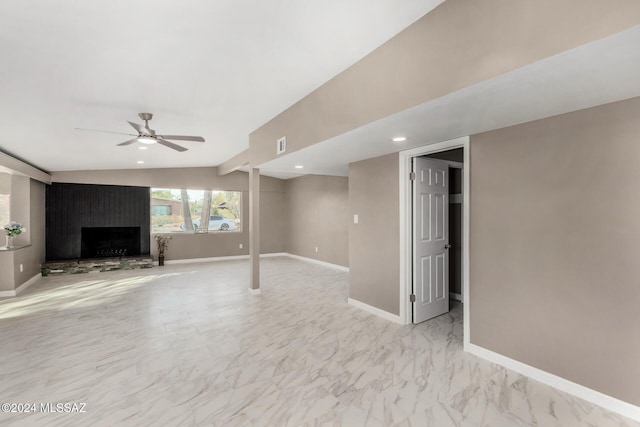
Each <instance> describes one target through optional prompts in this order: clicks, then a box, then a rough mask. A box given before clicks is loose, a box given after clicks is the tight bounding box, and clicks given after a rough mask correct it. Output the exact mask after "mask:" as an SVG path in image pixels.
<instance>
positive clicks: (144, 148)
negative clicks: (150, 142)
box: [138, 145, 149, 150]
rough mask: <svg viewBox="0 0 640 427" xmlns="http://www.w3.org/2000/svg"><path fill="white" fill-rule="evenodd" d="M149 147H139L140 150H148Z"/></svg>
mask: <svg viewBox="0 0 640 427" xmlns="http://www.w3.org/2000/svg"><path fill="white" fill-rule="evenodd" d="M147 148H149V147H145V146H144V145H141V146H140V147H138V150H146V149H147Z"/></svg>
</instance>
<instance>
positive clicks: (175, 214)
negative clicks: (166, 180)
mask: <svg viewBox="0 0 640 427" xmlns="http://www.w3.org/2000/svg"><path fill="white" fill-rule="evenodd" d="M241 203H242V192H240V191H211V190H190V189H173V188H152V189H151V232H152V233H208V232H213V231H219V232H233V231H242V227H241V225H242V224H241V218H242V214H241ZM203 218H205V219H206V220H204V221H203V220H202V219H203Z"/></svg>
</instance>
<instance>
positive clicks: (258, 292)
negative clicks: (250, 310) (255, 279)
mask: <svg viewBox="0 0 640 427" xmlns="http://www.w3.org/2000/svg"><path fill="white" fill-rule="evenodd" d="M249 293H250V294H251V295H260V294H261V293H262V291H261V290H260V288H258V289H251V288H249Z"/></svg>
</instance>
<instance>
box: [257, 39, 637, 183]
mask: <svg viewBox="0 0 640 427" xmlns="http://www.w3.org/2000/svg"><path fill="white" fill-rule="evenodd" d="M639 46H640V26H637V27H634V28H632V29H630V30H627V31H624V32H621V33H618V34H615V35H613V36H610V37H608V38H605V39H602V40H599V41H596V42H593V43H590V44H587V45H584V46H580V47H578V48H576V49H572V50H570V51H567V52H564V53H562V54H559V55H556V56H554V57H551V58H547V59H545V60H542V61H539V62H537V63H534V64H531V65H529V66H526V67H523V68H520V69H518V70H516V71H513V72H511V73H508V74H505V75H502V76H499V77H497V78H494V79H491V80H488V81H485V82H482V83H480V84H477V85H474V86H472V87H469V88H466V89H463V90H460V91H458V92H455V93H451V94H449V95H447V96H444V97H442V98H439V99H435V100H433V101H431V102H427V103H425V104H423V105H420V106H417V107H415V108H412V109H409V110H406V111H404V112H401V113H398V114H395V115H393V116H390V117H387V118H386V119H383V120H380V121H377V122H374V123H371V124H369V125H367V126H364V127H362V128H358V129H355V130H353V131H351V132H348V133H346V134H343V135H340V136H337V137H335V138H332V139H329V140H327V141H325V142H323V143H320V144H316V145H313V146H311V147H309V148H306V149H303V150H299V151H297V152H294V153H291V154H288V155H287V156H284V157H280V158H276V159H275V160H272V161H270V162H268V163H265V164H263V165H261V166H260V170H261V173H263V174H265V175H270V176H275V177H279V178H284V179H286V178H291V177H294V176H298V175H300V173H299V171H298V170H296V169H294V166H295V165H303V166H304V169H303V170H302V171H303V172H304V173H305V174H318V175H338V176H347V173H348V165H349V163H351V162H354V161H358V160H363V159H367V158H371V157H377V156H381V155H384V154H388V153H392V152H397V151H400V150H404V149H409V148H413V147H418V146H422V145H426V144H430V143H435V142H440V141H446V140H449V139H453V138H457V137H460V136H466V135H473V134H476V133H480V132H484V131H488V130H493V129H499V128H502V127H506V126H510V125H514V124H518V123H523V122H527V121H531V120H536V119H540V118H544V117H549V116H554V115H557V114H562V113H566V112H570V111H575V110H579V109H583V108H588V107H592V106H595V105H601V104H606V103H609V102H614V101H619V100H623V99H628V98H632V97H636V96H640V78H639V76H640V49H639V48H638V47H639ZM638 132H639V134H640V129H638ZM397 135H403V136H406V137H408V139H407V141H405V142H403V143H401V144H398V143H393V142H391V138H392V137H394V136H397Z"/></svg>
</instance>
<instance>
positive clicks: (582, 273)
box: [470, 98, 640, 405]
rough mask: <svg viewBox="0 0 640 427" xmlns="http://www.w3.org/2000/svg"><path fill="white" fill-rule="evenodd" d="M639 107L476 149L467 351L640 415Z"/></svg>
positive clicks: (491, 136) (593, 113) (520, 129)
mask: <svg viewBox="0 0 640 427" xmlns="http://www.w3.org/2000/svg"><path fill="white" fill-rule="evenodd" d="M639 135H640V98H635V99H631V100H628V101H623V102H618V103H614V104H609V105H605V106H601V107H597V108H592V109H588V110H583V111H579V112H575V113H571V114H565V115H561V116H556V117H552V118H549V119H545V120H540V121H536V122H531V123H527V124H523V125H520V126H515V127H510V128H506V129H501V130H497V131H494V132H489V133H485V134H481V135H475V136H473V137H472V138H471V193H470V195H471V206H470V208H471V226H470V231H471V236H470V239H471V247H470V249H471V264H470V268H471V272H470V293H471V305H470V309H471V318H470V321H471V342H472V343H473V344H477V345H479V346H481V347H485V348H487V349H489V350H492V351H495V352H497V353H500V354H504V355H506V356H508V357H511V358H513V359H515V360H518V361H521V362H523V363H526V364H528V365H531V366H534V367H536V368H539V369H542V370H544V371H548V372H551V373H553V374H556V375H558V376H561V377H563V378H567V379H568V380H570V381H573V382H576V383H578V384H582V385H584V386H586V387H589V388H592V389H595V390H597V391H600V392H602V393H605V394H607V395H610V396H613V397H616V398H618V399H621V400H624V401H627V402H629V403H632V404H634V405H640V387H639V386H638V384H640V364H639V363H638V360H639V358H640V339H638V334H639V331H640V311H639V307H640V287H639V285H638V278H639V277H640V262H638V257H639V255H640V251H639V250H638V248H639V242H640V198H639V197H638V196H637V195H638V189H639V188H640V168H638V167H637V166H636V160H637V159H640V137H639Z"/></svg>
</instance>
